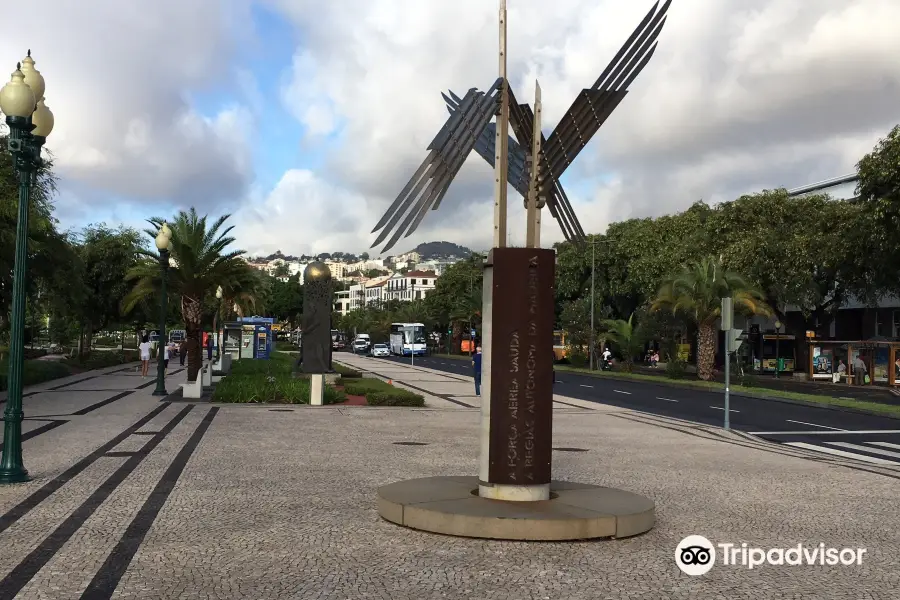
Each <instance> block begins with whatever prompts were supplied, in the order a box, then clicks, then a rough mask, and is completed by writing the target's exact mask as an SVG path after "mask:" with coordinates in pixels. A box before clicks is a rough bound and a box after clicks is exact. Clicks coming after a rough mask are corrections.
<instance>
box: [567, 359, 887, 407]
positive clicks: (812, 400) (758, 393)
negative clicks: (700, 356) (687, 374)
mask: <svg viewBox="0 0 900 600" xmlns="http://www.w3.org/2000/svg"><path fill="white" fill-rule="evenodd" d="M556 370H557V371H564V372H565V371H568V372H570V373H577V374H579V375H587V376H589V377H598V378H601V379H603V378H605V379H619V380H629V381H641V382H644V383H657V384H660V385H670V386H675V387H687V388H694V389H702V390H714V391H723V390H724V389H725V384H724V383H721V382H718V381H702V380H699V379H669V378H665V377H660V376H657V375H643V374H640V373H623V372H621V371H616V372H612V373H610V372H609V371H589V370H587V369H578V368H575V367H570V366H566V365H556ZM747 383H750V384H751V385H734V384H732V385H731V391H732V392H736V393H739V394H743V395H745V396H751V397H754V398H775V399H783V400H795V401H798V402H805V403H807V404H816V405H820V406H833V407H837V408H851V409H855V410H861V411H865V412H869V413H874V414H878V415H884V416H888V417H900V406H895V405H892V404H882V403H880V402H869V401H866V400H856V399H845V398H835V397H833V396H821V395H818V394H803V393H800V392H789V391H785V390H775V389H769V388H762V387H756V385H755V384H756V383H758V381H754V382H751V381H748V382H747Z"/></svg>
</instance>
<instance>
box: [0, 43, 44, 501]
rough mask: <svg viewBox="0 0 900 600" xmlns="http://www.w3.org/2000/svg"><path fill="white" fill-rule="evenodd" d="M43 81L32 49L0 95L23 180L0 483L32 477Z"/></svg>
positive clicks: (14, 160)
mask: <svg viewBox="0 0 900 600" xmlns="http://www.w3.org/2000/svg"><path fill="white" fill-rule="evenodd" d="M44 88H45V84H44V78H43V77H42V76H41V74H40V72H39V71H38V70H37V69H35V68H34V60H33V59H32V58H31V50H29V51H28V56H27V57H26V58H25V59H24V60H23V61H22V63H20V64H17V65H16V70H15V71H13V73H12V78H11V79H10V82H9V83H7V84H6V85H4V86H3V89H2V90H0V110H2V111H3V114H5V115H6V124H7V125H8V126H9V151H10V154H12V156H13V163H14V165H15V169H16V172H17V174H18V177H19V211H18V221H17V223H16V252H15V263H14V266H13V286H12V318H11V322H10V332H9V386H8V391H7V397H6V411H5V414H4V416H3V421H4V423H3V458H2V460H0V483H20V482H23V481H29V480H30V479H31V477H29V475H28V470H27V469H25V464H24V462H23V461H22V420H23V419H24V417H25V413H24V412H23V411H22V384H23V381H22V372H23V369H24V366H25V355H24V350H25V267H26V263H27V260H28V204H29V201H30V199H31V185H32V180H33V178H34V177H35V176H36V174H37V171H38V169H39V168H40V166H41V164H42V161H41V147H42V146H43V145H44V142H46V140H47V136H48V135H50V132H51V131H52V130H53V113H51V112H50V109H49V108H47V105H46V104H45V103H44Z"/></svg>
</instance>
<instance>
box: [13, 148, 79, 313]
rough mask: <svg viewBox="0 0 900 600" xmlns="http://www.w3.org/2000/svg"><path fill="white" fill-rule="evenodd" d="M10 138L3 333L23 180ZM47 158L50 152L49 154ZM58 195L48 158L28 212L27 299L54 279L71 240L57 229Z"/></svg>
mask: <svg viewBox="0 0 900 600" xmlns="http://www.w3.org/2000/svg"><path fill="white" fill-rule="evenodd" d="M7 140H8V137H7V136H6V135H0V330H3V331H5V330H7V329H8V327H9V314H10V310H11V308H12V274H13V264H14V262H15V246H16V223H17V221H18V207H19V179H18V176H17V174H16V170H15V168H14V165H13V159H12V155H11V154H10V153H9V149H8V147H7ZM45 155H47V152H46V151H45ZM55 193H56V177H55V175H54V174H53V160H52V156H50V157H49V158H45V160H44V162H43V164H42V165H41V166H40V168H39V169H38V171H37V173H36V174H35V177H34V180H33V185H32V188H31V201H30V203H29V211H28V257H29V259H28V278H27V280H26V284H27V285H28V286H29V289H28V290H26V296H27V297H29V298H33V297H35V295H36V292H37V288H38V286H39V285H40V284H41V283H42V282H44V283H46V281H47V280H48V279H51V278H52V277H53V274H54V273H55V272H56V271H57V264H58V262H64V260H63V261H58V259H59V258H62V257H60V253H61V252H66V251H67V248H66V244H67V239H66V236H65V235H61V234H60V233H58V232H57V230H56V224H57V223H56V220H55V219H54V218H53V204H52V202H51V199H52V197H53V195H54V194H55Z"/></svg>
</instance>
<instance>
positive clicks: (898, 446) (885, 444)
mask: <svg viewBox="0 0 900 600" xmlns="http://www.w3.org/2000/svg"><path fill="white" fill-rule="evenodd" d="M866 443H867V444H872V445H873V446H883V447H884V448H896V449H897V450H900V444H892V443H890V442H866Z"/></svg>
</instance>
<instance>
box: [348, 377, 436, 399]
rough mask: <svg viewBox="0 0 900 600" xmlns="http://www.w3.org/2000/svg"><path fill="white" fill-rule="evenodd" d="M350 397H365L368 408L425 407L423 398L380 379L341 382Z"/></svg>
mask: <svg viewBox="0 0 900 600" xmlns="http://www.w3.org/2000/svg"><path fill="white" fill-rule="evenodd" d="M342 384H343V386H344V391H345V392H346V393H348V394H350V395H351V396H365V398H366V403H368V404H369V405H370V406H425V398H424V397H423V396H421V395H420V394H416V393H414V392H411V391H409V390H406V389H403V388H399V387H395V386H393V385H391V384H389V383H387V382H385V381H382V380H380V379H368V378H366V379H358V380H355V381H346V382H345V381H342Z"/></svg>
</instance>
